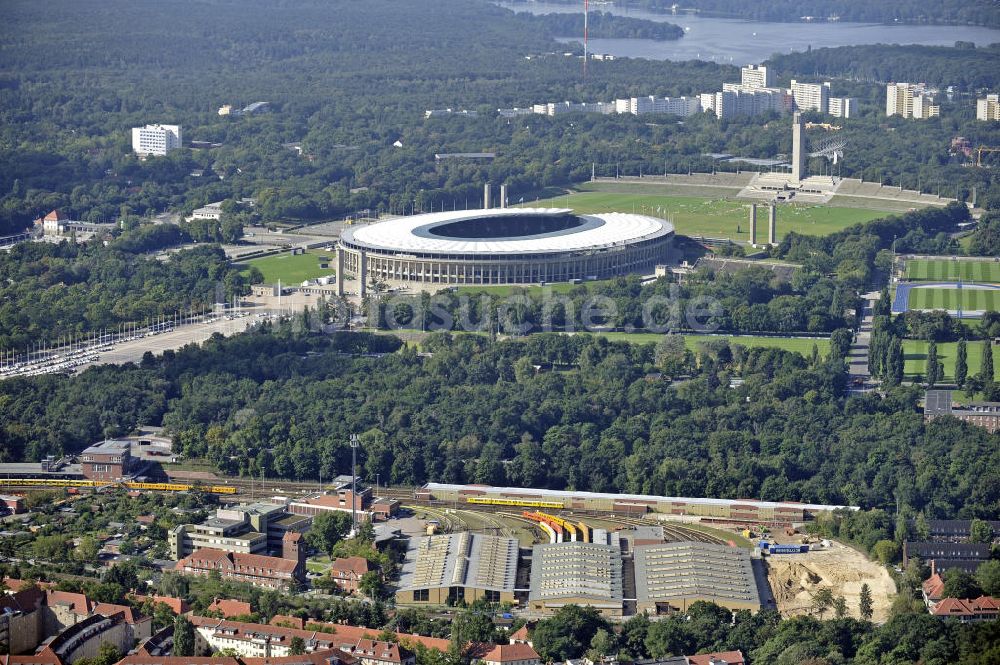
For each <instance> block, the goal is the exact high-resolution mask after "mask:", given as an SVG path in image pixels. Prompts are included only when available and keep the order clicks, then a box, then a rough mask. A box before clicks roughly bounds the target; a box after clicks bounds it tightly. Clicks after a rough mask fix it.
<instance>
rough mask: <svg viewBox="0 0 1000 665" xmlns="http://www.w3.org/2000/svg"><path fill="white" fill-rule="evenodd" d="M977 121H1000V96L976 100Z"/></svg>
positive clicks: (988, 96) (987, 96)
mask: <svg viewBox="0 0 1000 665" xmlns="http://www.w3.org/2000/svg"><path fill="white" fill-rule="evenodd" d="M976 120H1000V95H986V97H985V98H984V99H977V100H976Z"/></svg>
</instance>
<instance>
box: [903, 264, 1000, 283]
mask: <svg viewBox="0 0 1000 665" xmlns="http://www.w3.org/2000/svg"><path fill="white" fill-rule="evenodd" d="M906 279H909V280H912V281H914V282H954V281H957V280H959V279H961V280H962V281H966V282H983V283H986V284H1000V262H997V261H968V260H961V259H913V260H911V261H907V262H906Z"/></svg>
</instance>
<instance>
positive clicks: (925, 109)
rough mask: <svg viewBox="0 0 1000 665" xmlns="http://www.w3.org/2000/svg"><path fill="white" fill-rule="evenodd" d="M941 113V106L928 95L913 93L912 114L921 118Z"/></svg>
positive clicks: (932, 116)
mask: <svg viewBox="0 0 1000 665" xmlns="http://www.w3.org/2000/svg"><path fill="white" fill-rule="evenodd" d="M939 115H941V107H940V106H938V105H937V104H935V103H934V98H933V97H931V96H929V95H913V116H912V117H914V118H918V119H921V120H924V119H927V118H936V117H938V116H939Z"/></svg>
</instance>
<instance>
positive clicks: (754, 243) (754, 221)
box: [750, 203, 757, 247]
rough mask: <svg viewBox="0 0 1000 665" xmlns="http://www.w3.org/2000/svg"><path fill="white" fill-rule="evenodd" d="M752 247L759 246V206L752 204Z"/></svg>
mask: <svg viewBox="0 0 1000 665" xmlns="http://www.w3.org/2000/svg"><path fill="white" fill-rule="evenodd" d="M750 245H751V246H752V247H756V246H757V204H756V203H751V204H750Z"/></svg>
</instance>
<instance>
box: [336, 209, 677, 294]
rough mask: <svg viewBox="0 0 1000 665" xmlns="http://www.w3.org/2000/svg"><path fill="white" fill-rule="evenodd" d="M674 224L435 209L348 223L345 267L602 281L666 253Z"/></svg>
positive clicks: (369, 272)
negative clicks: (354, 225) (355, 224)
mask: <svg viewBox="0 0 1000 665" xmlns="http://www.w3.org/2000/svg"><path fill="white" fill-rule="evenodd" d="M673 236H674V226H673V224H671V223H670V222H668V221H665V220H663V219H658V218H656V217H648V216H646V215H636V214H628V213H617V212H612V213H601V214H594V215H576V214H574V213H573V211H572V210H570V209H567V208H497V209H490V210H461V211H453V212H436V213H430V214H424V215H414V216H411V217H399V218H397V219H392V220H388V221H384V222H378V223H375V224H371V225H369V226H363V227H357V228H348V229H345V230H344V232H343V233H342V234H341V237H340V242H339V245H338V248H339V250H340V251H341V252H342V259H343V262H344V264H343V269H344V270H345V271H347V272H353V273H354V274H359V273H360V272H362V268H363V269H364V270H363V272H364V273H365V274H366V276H367V279H369V280H370V279H379V280H383V281H395V282H414V283H433V284H529V283H538V282H565V281H571V280H576V279H581V280H583V279H606V278H609V277H615V276H618V275H624V274H628V273H633V272H641V271H646V270H649V269H650V268H651V267H652V266H654V265H655V264H656V263H662V262H663V261H665V259H666V257H667V253H668V252H669V250H670V246H671V244H672V242H673Z"/></svg>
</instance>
